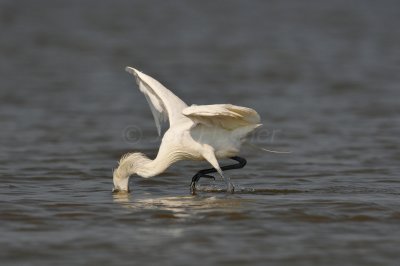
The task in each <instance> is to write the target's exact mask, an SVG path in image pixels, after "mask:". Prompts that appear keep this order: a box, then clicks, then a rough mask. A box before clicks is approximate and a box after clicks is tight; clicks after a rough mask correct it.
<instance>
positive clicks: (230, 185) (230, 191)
mask: <svg viewBox="0 0 400 266" xmlns="http://www.w3.org/2000/svg"><path fill="white" fill-rule="evenodd" d="M226 192H228V193H231V194H233V193H234V192H235V186H234V185H233V184H232V183H231V182H229V183H228V186H227V188H226Z"/></svg>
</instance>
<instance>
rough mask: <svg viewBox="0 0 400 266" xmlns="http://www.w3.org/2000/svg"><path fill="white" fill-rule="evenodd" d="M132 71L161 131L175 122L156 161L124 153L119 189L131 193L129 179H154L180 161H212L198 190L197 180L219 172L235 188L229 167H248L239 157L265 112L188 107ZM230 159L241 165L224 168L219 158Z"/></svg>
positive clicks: (117, 177)
mask: <svg viewBox="0 0 400 266" xmlns="http://www.w3.org/2000/svg"><path fill="white" fill-rule="evenodd" d="M126 70H127V71H128V72H129V73H131V74H133V75H134V76H135V77H136V82H137V84H138V85H139V89H140V91H141V92H143V94H144V95H145V97H146V99H147V101H148V103H149V105H150V108H151V111H152V113H153V116H154V119H155V122H156V126H157V130H158V134H159V135H161V124H162V122H166V121H167V120H168V121H169V129H168V130H167V131H166V132H165V133H164V136H163V138H162V142H161V145H160V149H159V151H158V154H157V157H156V158H155V159H154V160H151V159H149V158H148V157H146V156H145V155H144V154H142V153H128V154H125V155H124V156H122V158H121V160H120V161H119V166H118V168H117V169H115V171H114V173H113V181H114V190H113V191H114V192H119V191H129V177H130V176H131V175H133V174H137V175H139V176H141V177H145V178H148V177H152V176H155V175H158V174H160V173H162V172H164V171H165V170H166V169H167V168H168V167H169V166H170V165H171V164H173V163H175V162H177V161H180V160H206V161H208V162H209V163H210V164H211V166H212V167H213V168H209V169H204V170H200V171H198V172H197V173H196V174H195V175H194V176H193V178H192V183H191V185H190V188H191V191H192V193H195V189H196V183H197V181H199V179H200V178H201V177H207V178H214V177H213V176H211V175H209V174H211V173H215V172H218V174H219V175H220V176H221V177H222V178H223V179H224V180H225V182H226V184H227V191H229V192H233V191H234V186H233V185H232V183H231V182H230V179H229V177H227V176H225V175H224V173H223V171H225V170H230V169H239V168H243V167H244V166H245V165H246V160H245V159H244V158H241V157H239V156H238V153H239V151H240V147H241V145H242V143H243V141H244V139H245V137H246V136H247V135H248V134H249V133H250V132H251V131H253V130H254V129H255V128H257V127H259V126H261V124H260V116H259V115H258V114H257V112H256V111H254V110H253V109H250V108H247V107H241V106H235V105H231V104H213V105H192V106H189V107H188V106H187V105H186V104H185V103H184V102H183V101H182V100H181V99H179V98H178V97H177V96H176V95H174V94H173V93H172V92H171V91H169V90H168V89H167V88H165V87H164V86H163V85H162V84H160V83H159V82H158V81H157V80H155V79H153V78H152V77H150V76H148V75H146V74H144V73H142V72H140V71H138V70H136V69H134V68H131V67H127V68H126ZM223 158H230V159H232V160H235V161H237V163H236V164H232V165H227V166H222V167H221V166H220V165H219V163H218V160H217V159H223Z"/></svg>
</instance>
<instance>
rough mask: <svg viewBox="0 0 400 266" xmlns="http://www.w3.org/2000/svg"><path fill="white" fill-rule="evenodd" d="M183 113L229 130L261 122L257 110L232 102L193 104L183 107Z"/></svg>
mask: <svg viewBox="0 0 400 266" xmlns="http://www.w3.org/2000/svg"><path fill="white" fill-rule="evenodd" d="M182 113H183V114H184V115H185V116H187V117H189V118H190V119H192V120H193V121H194V122H197V123H201V124H204V125H207V126H217V127H221V128H224V129H227V130H234V129H237V128H239V127H245V126H250V125H258V124H259V123H260V116H259V115H258V113H257V112H256V111H255V110H253V109H251V108H247V107H241V106H236V105H231V104H212V105H192V106H190V107H188V108H185V109H183V110H182Z"/></svg>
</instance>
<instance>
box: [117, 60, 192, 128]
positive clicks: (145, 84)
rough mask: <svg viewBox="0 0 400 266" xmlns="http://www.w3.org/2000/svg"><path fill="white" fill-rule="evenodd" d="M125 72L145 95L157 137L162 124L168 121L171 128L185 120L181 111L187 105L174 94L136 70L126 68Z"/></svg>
mask: <svg viewBox="0 0 400 266" xmlns="http://www.w3.org/2000/svg"><path fill="white" fill-rule="evenodd" d="M125 70H126V71H127V72H129V73H131V74H132V75H134V76H135V78H136V83H137V84H138V86H139V90H140V91H141V92H142V93H143V94H144V95H145V97H146V100H147V102H148V103H149V106H150V109H151V112H152V114H153V117H154V121H155V123H156V127H157V132H158V135H161V127H162V124H163V123H164V122H167V121H169V125H170V126H173V125H174V124H177V123H179V122H181V121H182V120H187V118H186V117H185V116H184V115H183V114H182V110H183V109H185V108H187V104H186V103H184V102H183V101H182V100H181V99H179V98H178V97H177V96H176V95H175V94H173V93H172V92H171V91H170V90H168V89H167V88H165V87H164V86H163V85H162V84H161V83H160V82H158V81H157V80H155V79H154V78H152V77H150V76H148V75H146V74H144V73H142V72H140V71H138V70H137V69H134V68H132V67H126V68H125Z"/></svg>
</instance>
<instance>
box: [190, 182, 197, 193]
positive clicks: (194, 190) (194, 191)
mask: <svg viewBox="0 0 400 266" xmlns="http://www.w3.org/2000/svg"><path fill="white" fill-rule="evenodd" d="M190 193H191V194H192V195H196V182H193V181H192V183H190Z"/></svg>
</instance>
